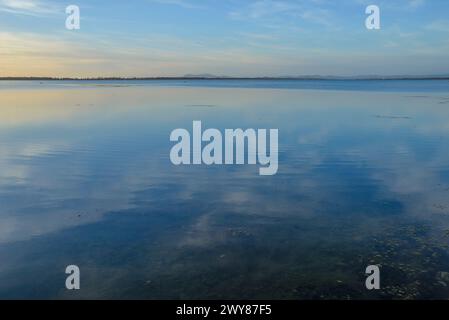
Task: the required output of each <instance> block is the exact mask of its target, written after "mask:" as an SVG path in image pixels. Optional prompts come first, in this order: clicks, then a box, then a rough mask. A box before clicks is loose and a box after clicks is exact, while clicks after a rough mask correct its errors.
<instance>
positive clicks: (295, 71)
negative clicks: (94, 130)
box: [0, 0, 449, 77]
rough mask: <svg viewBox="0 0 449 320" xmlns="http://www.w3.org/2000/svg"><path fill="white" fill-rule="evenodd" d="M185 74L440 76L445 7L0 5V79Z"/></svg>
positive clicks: (448, 11) (447, 19) (316, 2)
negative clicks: (376, 15)
mask: <svg viewBox="0 0 449 320" xmlns="http://www.w3.org/2000/svg"><path fill="white" fill-rule="evenodd" d="M69 5H77V6H79V8H80V13H81V28H80V29H79V30H67V29H66V28H65V22H66V18H67V14H66V12H65V9H66V7H67V6H69ZM368 5H377V6H379V8H380V17H381V28H380V30H368V29H367V28H366V27H365V19H366V18H367V16H368V15H367V14H366V13H365V9H366V7H367V6H368ZM186 74H214V75H218V76H256V77H257V76H299V75H341V76H351V75H374V74H376V75H448V74H449V1H447V0H339V1H334V0H127V1H110V0H108V1H106V0H70V1H64V0H63V1H61V0H54V1H53V0H0V77H2V76H3V77H4V76H52V77H64V76H65V77H97V76H123V77H132V76H137V77H144V76H148V77H153V76H183V75H186Z"/></svg>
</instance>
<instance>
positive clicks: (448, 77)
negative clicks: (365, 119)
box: [0, 75, 449, 81]
mask: <svg viewBox="0 0 449 320" xmlns="http://www.w3.org/2000/svg"><path fill="white" fill-rule="evenodd" d="M0 80H2V81H5V80H12V81H19V80H28V81H30V80H36V81H38V80H40V81H58V80H59V81H62V80H73V81H89V80H90V81H92V80H95V81H101V80H103V81H105V80H106V81H107V80H123V81H132V80H449V75H392V76H381V75H359V76H321V75H304V76H257V77H251V76H245V77H244V76H241V77H233V76H215V75H185V76H154V77H121V76H112V77H102V76H98V77H47V76H11V77H0Z"/></svg>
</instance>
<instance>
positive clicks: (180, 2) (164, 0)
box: [150, 0, 204, 9]
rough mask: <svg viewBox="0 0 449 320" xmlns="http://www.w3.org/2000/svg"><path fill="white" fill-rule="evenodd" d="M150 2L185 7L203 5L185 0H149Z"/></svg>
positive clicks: (195, 7)
mask: <svg viewBox="0 0 449 320" xmlns="http://www.w3.org/2000/svg"><path fill="white" fill-rule="evenodd" d="M150 2H154V3H160V4H166V5H175V6H178V7H182V8H186V9H201V8H204V6H203V5H199V4H195V3H193V2H190V1H187V0H150Z"/></svg>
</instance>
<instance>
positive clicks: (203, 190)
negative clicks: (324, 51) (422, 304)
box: [0, 80, 449, 299]
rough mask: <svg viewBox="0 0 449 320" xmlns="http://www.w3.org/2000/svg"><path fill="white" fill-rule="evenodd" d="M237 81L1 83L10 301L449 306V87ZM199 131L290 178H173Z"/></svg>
mask: <svg viewBox="0 0 449 320" xmlns="http://www.w3.org/2000/svg"><path fill="white" fill-rule="evenodd" d="M224 82H225V84H223V83H219V82H214V81H205V80H203V81H200V82H198V81H196V82H195V81H193V80H192V81H190V80H189V81H187V82H182V81H181V82H179V81H178V82H170V81H158V82H152V81H143V82H138V81H135V82H129V81H126V82H53V81H52V82H39V81H37V82H36V81H29V82H0V110H1V117H0V168H1V169H0V298H61V299H70V298H101V299H103V298H148V299H153V298H163V299H166V298H174V299H176V298H183V299H193V298H224V299H231V298H239V299H245V298H249V299H252V298H254V299H255V298H272V299H287V298H288V299H333V298H337V299H416V298H423V299H433V298H446V299H447V298H449V274H448V273H447V272H449V249H448V245H449V144H448V138H449V82H448V81H396V82H394V83H393V82H389V81H383V82H382V81H378V82H377V84H376V82H370V83H369V84H366V83H364V82H357V81H351V82H345V83H344V84H343V83H342V82H332V81H331V82H329V81H327V82H312V84H310V82H308V83H299V82H298V83H295V82H294V81H290V82H289V84H288V85H287V84H285V83H282V82H279V83H277V82H276V81H267V82H263V81H258V82H256V83H255V84H254V83H248V82H247V81H241V82H239V81H229V80H227V81H224ZM320 83H321V84H320ZM310 89H313V90H310ZM193 120H201V121H202V123H203V126H204V127H209V128H219V129H225V128H278V129H279V149H280V150H279V171H278V174H277V175H275V176H259V175H258V167H257V166H215V167H207V166H180V167H176V166H173V165H172V164H171V162H170V160H169V151H170V148H171V146H172V143H171V142H170V141H169V135H170V132H171V131H172V130H173V129H175V128H188V129H189V128H191V126H192V121H193ZM71 264H75V265H78V266H79V267H80V269H81V278H82V280H81V287H82V288H81V290H79V291H76V292H74V291H67V290H66V289H65V277H66V275H65V273H64V271H65V267H66V266H67V265H71ZM370 264H379V265H380V266H381V287H382V289H381V290H379V291H368V290H366V289H365V274H364V272H365V268H366V266H368V265H370Z"/></svg>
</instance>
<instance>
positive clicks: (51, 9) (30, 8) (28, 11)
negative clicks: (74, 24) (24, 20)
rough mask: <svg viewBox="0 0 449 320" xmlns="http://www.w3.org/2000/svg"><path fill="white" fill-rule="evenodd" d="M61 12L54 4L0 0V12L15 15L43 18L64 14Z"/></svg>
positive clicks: (31, 0) (33, 0)
mask: <svg viewBox="0 0 449 320" xmlns="http://www.w3.org/2000/svg"><path fill="white" fill-rule="evenodd" d="M61 10H62V9H61V8H60V7H59V6H57V5H55V4H54V3H48V2H43V1H39V0H0V11H3V12H8V13H13V14H22V15H31V16H43V15H48V14H55V13H58V12H62V11H61Z"/></svg>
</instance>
